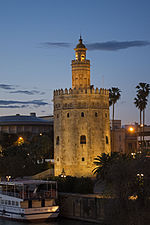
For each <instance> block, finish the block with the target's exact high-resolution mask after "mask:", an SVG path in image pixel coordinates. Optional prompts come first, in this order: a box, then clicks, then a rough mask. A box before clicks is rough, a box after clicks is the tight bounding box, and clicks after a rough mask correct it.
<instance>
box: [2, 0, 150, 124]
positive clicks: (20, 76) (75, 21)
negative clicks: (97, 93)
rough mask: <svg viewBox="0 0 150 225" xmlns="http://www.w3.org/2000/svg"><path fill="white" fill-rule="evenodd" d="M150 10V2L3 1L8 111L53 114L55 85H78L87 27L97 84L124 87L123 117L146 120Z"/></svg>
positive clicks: (93, 78) (120, 109)
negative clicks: (141, 108)
mask: <svg viewBox="0 0 150 225" xmlns="http://www.w3.org/2000/svg"><path fill="white" fill-rule="evenodd" d="M149 12H150V1H149V0H143V1H141V0H113V1H111V0H93V1H91V0H80V1H79V0H76V1H73V0H1V1H0V78H1V79H0V93H1V95H0V96H1V97H0V115H5V114H7V115H11V114H16V113H21V114H29V113H30V112H36V113H37V114H38V115H39V116H40V115H48V114H51V113H52V112H53V105H52V102H51V100H52V95H53V90H54V89H56V88H66V87H67V88H70V87H71V60H72V59H74V50H73V49H74V47H75V46H76V44H77V43H78V39H79V35H80V33H81V34H82V37H83V41H84V43H85V44H86V45H87V47H88V48H89V51H88V52H87V58H88V59H90V60H91V83H92V84H94V85H95V87H104V88H111V87H114V86H115V87H119V88H120V89H121V91H122V93H121V99H120V100H119V102H118V103H117V104H116V108H115V115H116V118H117V119H121V120H122V123H123V124H125V123H133V122H135V121H138V117H139V114H138V110H137V109H136V108H135V106H134V104H133V99H134V97H135V94H136V90H135V87H136V85H137V84H138V83H139V82H147V83H150V62H149V60H150V45H149V41H150V29H149V22H150V13H149ZM59 43H64V44H59ZM54 44H55V45H54ZM47 103H48V104H47ZM110 113H111V111H110ZM146 122H147V123H148V124H150V104H148V107H147V111H146Z"/></svg>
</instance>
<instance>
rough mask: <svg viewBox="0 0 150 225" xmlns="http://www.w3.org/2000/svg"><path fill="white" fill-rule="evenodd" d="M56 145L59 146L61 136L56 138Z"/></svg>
mask: <svg viewBox="0 0 150 225" xmlns="http://www.w3.org/2000/svg"><path fill="white" fill-rule="evenodd" d="M56 145H59V136H57V138H56Z"/></svg>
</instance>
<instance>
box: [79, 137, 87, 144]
mask: <svg viewBox="0 0 150 225" xmlns="http://www.w3.org/2000/svg"><path fill="white" fill-rule="evenodd" d="M80 144H86V136H85V135H81V136H80Z"/></svg>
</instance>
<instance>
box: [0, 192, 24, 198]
mask: <svg viewBox="0 0 150 225" xmlns="http://www.w3.org/2000/svg"><path fill="white" fill-rule="evenodd" d="M0 194H2V195H8V196H12V197H16V198H19V197H20V193H16V192H8V191H0Z"/></svg>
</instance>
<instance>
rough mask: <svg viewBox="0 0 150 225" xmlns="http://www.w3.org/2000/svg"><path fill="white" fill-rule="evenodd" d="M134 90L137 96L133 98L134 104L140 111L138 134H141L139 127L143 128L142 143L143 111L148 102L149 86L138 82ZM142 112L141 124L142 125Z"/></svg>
mask: <svg viewBox="0 0 150 225" xmlns="http://www.w3.org/2000/svg"><path fill="white" fill-rule="evenodd" d="M136 89H137V91H136V92H137V95H136V98H134V104H135V105H136V107H137V108H138V109H139V110H140V133H141V126H143V141H144V125H145V109H146V106H147V102H148V100H147V98H148V96H149V92H150V84H147V83H141V82H140V83H139V84H138V85H137V86H136ZM142 112H143V124H142ZM141 139H142V138H141Z"/></svg>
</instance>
